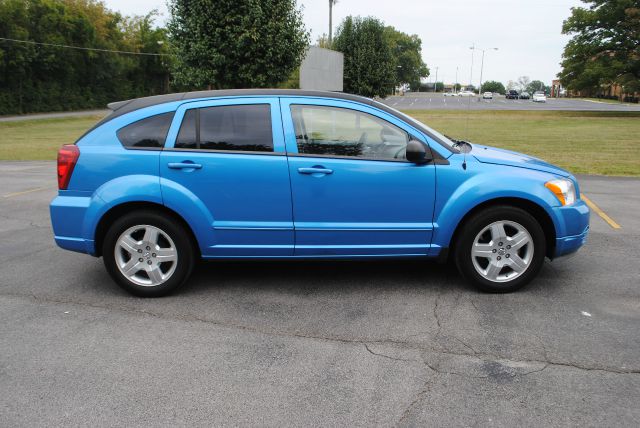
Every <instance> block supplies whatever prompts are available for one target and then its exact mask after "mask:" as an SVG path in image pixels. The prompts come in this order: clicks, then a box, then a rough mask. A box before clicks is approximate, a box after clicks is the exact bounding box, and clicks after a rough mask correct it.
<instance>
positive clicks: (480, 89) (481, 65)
mask: <svg viewBox="0 0 640 428" xmlns="http://www.w3.org/2000/svg"><path fill="white" fill-rule="evenodd" d="M469 49H471V50H472V51H473V50H475V49H478V50H479V51H482V61H481V62H480V86H478V95H480V93H481V92H482V70H483V69H484V53H485V52H486V51H489V50H494V51H497V50H498V48H489V49H480V48H477V47H476V45H475V44H474V45H473V46H471V47H470V48H469ZM471 55H472V56H471V57H472V58H473V53H472V54H471ZM472 64H473V61H472Z"/></svg>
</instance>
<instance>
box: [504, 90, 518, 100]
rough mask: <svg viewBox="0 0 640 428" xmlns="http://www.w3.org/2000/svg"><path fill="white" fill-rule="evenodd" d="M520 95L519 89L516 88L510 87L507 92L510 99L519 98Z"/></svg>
mask: <svg viewBox="0 0 640 428" xmlns="http://www.w3.org/2000/svg"><path fill="white" fill-rule="evenodd" d="M518 97H519V94H518V91H516V90H515V89H509V90H508V91H507V93H506V94H505V98H506V99H508V100H517V99H518Z"/></svg>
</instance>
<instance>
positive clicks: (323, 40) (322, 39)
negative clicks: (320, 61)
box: [316, 33, 331, 49]
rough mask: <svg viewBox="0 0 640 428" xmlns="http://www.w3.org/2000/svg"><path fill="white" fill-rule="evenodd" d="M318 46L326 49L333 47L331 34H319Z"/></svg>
mask: <svg viewBox="0 0 640 428" xmlns="http://www.w3.org/2000/svg"><path fill="white" fill-rule="evenodd" d="M316 46H318V47H319V48H324V49H331V43H329V36H327V35H326V34H325V33H322V36H319V37H318V38H317V39H316Z"/></svg>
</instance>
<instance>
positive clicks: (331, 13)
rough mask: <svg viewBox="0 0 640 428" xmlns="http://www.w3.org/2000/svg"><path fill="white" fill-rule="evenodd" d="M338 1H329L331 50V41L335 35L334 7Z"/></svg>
mask: <svg viewBox="0 0 640 428" xmlns="http://www.w3.org/2000/svg"><path fill="white" fill-rule="evenodd" d="M337 1H338V0H329V48H331V40H332V35H333V5H334V4H336V3H337Z"/></svg>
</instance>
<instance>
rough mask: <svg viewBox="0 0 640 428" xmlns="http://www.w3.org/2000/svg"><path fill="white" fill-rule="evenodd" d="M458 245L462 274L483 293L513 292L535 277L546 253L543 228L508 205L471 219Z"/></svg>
mask: <svg viewBox="0 0 640 428" xmlns="http://www.w3.org/2000/svg"><path fill="white" fill-rule="evenodd" d="M457 236H458V238H457V241H456V243H455V261H456V265H457V267H458V270H459V271H460V274H461V275H462V276H463V277H464V278H465V279H466V280H467V281H469V282H470V283H472V284H473V285H475V286H476V287H477V288H479V289H480V290H482V291H485V292H489V293H510V292H513V291H516V290H518V289H520V288H522V287H523V286H525V285H526V284H528V283H529V282H530V281H531V280H532V279H533V278H535V277H536V275H537V274H538V272H539V271H540V269H541V268H542V264H543V262H544V257H545V254H546V239H545V235H544V231H543V230H542V227H541V226H540V224H539V223H538V222H537V220H536V219H535V218H534V217H533V216H532V215H531V214H529V213H528V212H526V211H524V210H522V209H520V208H516V207H513V206H508V205H501V206H494V207H490V208H487V209H484V210H482V211H480V212H478V213H476V214H474V215H473V216H472V217H471V218H469V219H468V220H467V221H466V222H465V223H464V224H463V225H462V228H461V229H460V232H459V233H458V235H457Z"/></svg>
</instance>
